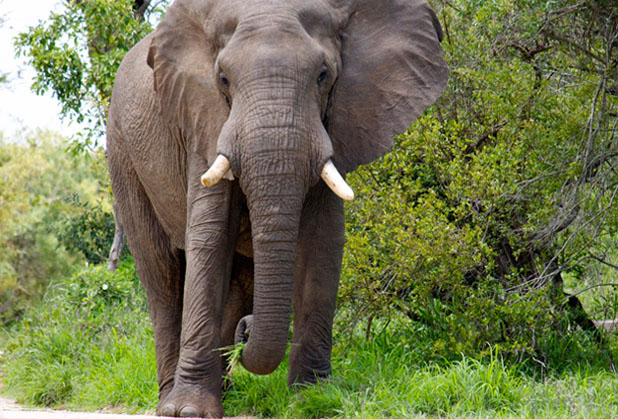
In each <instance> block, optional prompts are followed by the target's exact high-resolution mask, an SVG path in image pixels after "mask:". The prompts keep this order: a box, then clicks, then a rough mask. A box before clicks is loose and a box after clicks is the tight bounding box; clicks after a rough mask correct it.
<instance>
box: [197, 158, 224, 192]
mask: <svg viewBox="0 0 618 419" xmlns="http://www.w3.org/2000/svg"><path fill="white" fill-rule="evenodd" d="M229 170H230V161H229V160H228V159H227V158H226V157H225V156H223V155H221V154H219V155H218V156H217V159H216V160H215V162H214V163H213V164H212V166H210V169H208V171H207V172H206V173H204V174H203V175H202V185H204V186H213V185H216V184H217V182H219V181H220V180H221V179H222V178H223V176H225V174H226V173H227V172H228V171H229Z"/></svg>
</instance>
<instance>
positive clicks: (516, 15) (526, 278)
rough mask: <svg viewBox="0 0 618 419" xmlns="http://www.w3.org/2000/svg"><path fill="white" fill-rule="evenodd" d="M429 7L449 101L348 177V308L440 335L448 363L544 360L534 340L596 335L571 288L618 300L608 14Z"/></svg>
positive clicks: (579, 8)
mask: <svg viewBox="0 0 618 419" xmlns="http://www.w3.org/2000/svg"><path fill="white" fill-rule="evenodd" d="M436 6H437V9H438V11H439V16H440V20H441V22H442V25H443V27H444V31H445V40H444V42H443V46H444V48H445V50H446V54H447V62H449V65H450V67H451V78H450V81H449V87H448V89H447V92H446V93H445V94H444V95H443V97H442V98H441V99H440V100H439V102H438V104H437V105H436V106H435V107H433V109H432V110H431V111H430V112H428V113H426V114H425V115H424V116H423V117H422V118H421V119H420V120H419V121H418V122H417V123H416V124H414V125H413V126H412V127H411V128H410V130H409V131H408V132H407V133H406V134H405V135H403V136H400V137H399V138H398V139H397V141H396V143H397V145H396V148H395V151H394V152H393V153H392V154H390V155H387V156H386V157H385V158H383V159H382V160H381V161H379V162H377V163H375V164H373V165H370V166H367V167H365V168H363V169H362V170H360V171H359V172H358V173H356V174H354V175H353V176H352V178H351V179H350V182H351V183H353V184H354V185H355V187H356V188H357V189H360V190H359V193H358V196H359V197H360V199H358V200H357V201H356V202H354V203H352V204H351V205H350V208H349V209H350V210H351V211H350V216H349V221H351V222H350V223H349V224H348V226H349V227H348V248H347V252H346V256H345V264H344V277H345V279H344V280H343V284H342V285H343V286H342V302H343V303H346V302H348V303H349V304H354V306H355V308H356V310H355V311H354V313H359V312H361V313H363V315H364V316H367V317H369V318H372V317H376V316H392V315H393V313H394V311H400V312H403V313H405V314H407V315H408V316H409V317H410V318H412V319H414V320H416V321H421V322H425V323H427V324H429V325H430V326H431V327H432V328H434V330H444V331H445V336H447V337H446V338H445V339H446V340H447V341H446V342H445V345H446V347H448V349H449V350H451V351H455V352H466V351H476V350H482V349H483V348H486V345H487V343H493V344H497V345H500V346H501V347H502V348H504V349H505V350H506V351H507V352H510V353H512V354H520V355H521V354H523V353H527V354H529V355H530V356H531V357H533V358H536V359H544V357H545V356H546V355H547V351H545V349H544V348H543V344H544V343H543V342H544V336H546V337H548V338H549V337H550V336H552V337H553V336H555V333H554V332H556V333H559V334H560V333H562V334H563V335H564V334H566V333H567V332H568V330H570V329H568V327H567V325H568V323H569V320H573V321H575V323H576V324H578V325H580V326H582V327H588V328H589V326H590V324H591V323H590V322H589V319H588V317H587V316H586V315H585V313H584V315H582V312H581V309H580V308H581V304H579V300H577V299H576V298H575V297H574V296H569V295H565V294H564V293H565V292H566V291H568V289H569V288H574V289H577V290H582V289H585V288H587V287H590V286H594V287H596V288H595V290H601V289H603V290H604V292H606V297H611V296H616V289H615V288H611V287H609V286H605V285H602V284H604V283H606V282H607V278H608V270H613V269H614V268H615V266H616V265H617V264H618V263H617V261H618V251H617V249H618V237H617V231H616V229H617V227H618V204H616V202H615V197H616V193H618V172H617V168H618V167H617V165H618V138H617V131H616V128H617V126H618V118H617V117H618V97H617V96H616V87H615V86H616V85H617V82H618V79H617V76H616V75H617V68H616V67H617V65H618V43H617V41H616V40H617V38H618V6H617V5H616V4H615V2H609V1H569V0H563V1H556V2H549V3H548V2H545V1H532V2H513V1H509V0H500V1H492V2H489V1H463V0H461V1H446V0H445V1H441V2H438V4H436ZM598 295H600V294H597V296H598ZM588 301H590V299H589V300H588ZM569 307H573V308H575V310H570V309H569V310H567V308H569ZM589 307H590V305H589ZM611 308H612V310H615V309H616V307H615V305H614V306H612V307H611ZM605 309H608V306H607V305H597V310H605ZM595 314H597V315H598V314H600V312H599V311H597V312H596V313H595ZM606 315H612V314H610V313H606ZM447 330H448V333H446V331H447ZM545 342H546V340H545ZM539 357H540V358H539Z"/></svg>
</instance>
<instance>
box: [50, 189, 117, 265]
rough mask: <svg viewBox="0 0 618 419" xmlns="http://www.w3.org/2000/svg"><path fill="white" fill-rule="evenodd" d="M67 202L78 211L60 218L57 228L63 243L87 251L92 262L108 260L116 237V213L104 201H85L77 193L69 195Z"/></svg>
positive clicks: (73, 248)
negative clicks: (106, 208)
mask: <svg viewBox="0 0 618 419" xmlns="http://www.w3.org/2000/svg"><path fill="white" fill-rule="evenodd" d="M65 202H66V203H67V204H68V205H70V206H72V207H73V208H75V210H76V212H75V213H74V214H70V215H68V214H67V215H64V216H63V217H61V219H59V220H57V222H58V227H57V228H55V230H56V236H57V237H58V241H59V242H60V244H61V245H62V246H64V247H65V249H67V250H70V251H74V252H79V253H81V254H83V255H84V256H85V258H86V261H87V262H88V263H92V264H95V265H96V264H100V263H103V262H105V261H107V258H108V253H109V249H110V247H111V245H112V242H113V241H114V215H113V214H112V213H111V212H110V211H109V210H105V209H104V208H103V205H101V203H98V204H95V205H93V204H91V203H89V202H81V200H80V198H79V195H77V194H73V195H72V196H71V197H69V198H66V199H65Z"/></svg>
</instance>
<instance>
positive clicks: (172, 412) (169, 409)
mask: <svg viewBox="0 0 618 419" xmlns="http://www.w3.org/2000/svg"><path fill="white" fill-rule="evenodd" d="M157 415H158V416H176V407H175V406H174V405H173V404H172V403H168V404H166V405H164V406H163V407H162V408H161V409H159V412H157Z"/></svg>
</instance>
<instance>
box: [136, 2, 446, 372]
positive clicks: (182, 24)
mask: <svg viewBox="0 0 618 419" xmlns="http://www.w3.org/2000/svg"><path fill="white" fill-rule="evenodd" d="M441 38H442V32H441V28H440V24H439V22H438V20H437V17H436V16H435V14H434V12H433V11H432V10H431V9H430V8H429V7H428V6H427V5H426V4H425V3H424V1H422V0H382V1H379V2H377V1H370V0H316V1H311V2H308V1H305V0H288V1H277V0H268V1H264V0H262V1H260V0H225V1H223V0H176V2H175V3H174V4H172V6H171V7H170V8H169V11H168V12H167V14H166V16H165V18H164V20H163V21H162V23H161V24H160V25H159V27H158V28H157V30H156V32H155V34H154V37H153V41H152V44H151V47H150V51H149V54H148V63H149V65H150V67H151V68H153V70H154V79H155V90H156V92H157V95H158V98H159V102H160V108H161V113H162V114H163V116H164V117H165V118H166V119H167V121H168V122H169V123H170V124H172V125H173V126H175V127H177V128H178V129H179V130H180V131H181V132H182V134H183V135H182V136H183V138H184V141H185V142H186V144H185V148H186V149H187V151H188V152H193V153H197V154H198V155H201V156H202V157H203V158H204V159H206V160H207V161H208V162H209V163H210V164H211V169H210V170H209V171H208V172H207V173H206V174H204V176H203V177H202V182H203V183H204V184H205V185H212V184H215V183H217V182H218V181H219V180H220V179H221V178H223V177H224V176H225V175H226V173H228V176H227V178H228V179H232V177H230V172H231V174H233V177H234V178H237V179H238V181H239V182H240V186H241V188H242V190H243V192H244V193H245V195H246V198H247V206H248V208H249V214H250V219H251V228H252V236H253V252H254V265H255V273H254V280H255V287H254V290H255V291H254V305H253V307H254V322H253V326H252V331H251V335H250V337H249V340H248V342H247V345H246V347H245V348H244V351H243V355H242V363H243V365H244V366H245V367H246V368H247V369H248V370H250V371H253V372H256V373H262V374H265V373H269V372H271V371H272V370H274V368H276V366H277V365H278V364H279V363H280V361H281V359H282V358H283V356H284V353H285V348H286V341H287V335H288V327H289V321H290V312H291V296H292V289H293V280H294V270H295V263H296V246H297V237H298V226H299V217H300V214H301V210H302V208H303V203H304V200H305V197H306V194H307V192H308V191H309V189H310V188H312V187H313V186H315V185H316V184H317V183H318V182H320V178H322V179H324V181H325V182H326V183H327V184H328V185H329V186H330V187H331V188H332V189H333V191H334V192H335V193H336V194H337V195H339V196H341V197H342V198H344V199H351V198H352V197H353V194H352V191H351V189H349V187H348V186H347V185H346V184H345V181H343V178H342V176H341V175H340V174H339V173H342V174H344V175H345V173H347V172H349V171H352V170H354V169H355V168H356V167H357V166H359V165H361V164H365V163H369V162H371V161H373V160H375V159H376V158H378V157H380V156H381V155H383V154H384V153H386V152H387V151H388V150H390V148H391V147H392V144H393V141H392V138H393V136H394V135H396V134H398V133H400V132H402V131H404V130H405V129H407V128H408V126H409V125H410V123H411V122H412V121H413V120H414V119H415V118H417V117H418V116H419V115H420V114H421V112H423V110H424V109H425V108H426V107H427V106H429V105H431V104H432V103H433V102H434V101H435V100H436V99H437V97H438V96H439V95H440V93H441V92H442V91H443V90H444V88H445V85H446V81H447V77H448V70H447V67H446V64H445V62H444V58H443V54H442V50H441V48H440V45H439V42H440V40H441ZM335 167H336V169H335ZM337 169H338V170H337Z"/></svg>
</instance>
